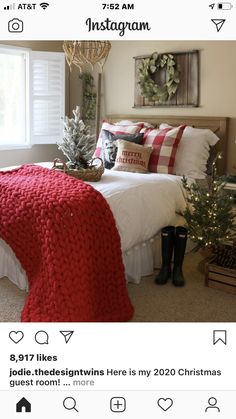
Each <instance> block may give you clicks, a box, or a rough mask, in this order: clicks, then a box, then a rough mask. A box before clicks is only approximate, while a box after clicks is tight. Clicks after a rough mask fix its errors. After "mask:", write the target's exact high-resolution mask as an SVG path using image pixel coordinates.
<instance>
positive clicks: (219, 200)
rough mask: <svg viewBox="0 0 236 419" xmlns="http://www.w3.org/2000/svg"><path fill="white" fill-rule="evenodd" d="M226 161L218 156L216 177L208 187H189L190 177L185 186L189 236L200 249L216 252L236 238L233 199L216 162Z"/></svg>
mask: <svg viewBox="0 0 236 419" xmlns="http://www.w3.org/2000/svg"><path fill="white" fill-rule="evenodd" d="M219 158H222V155H221V153H218V154H217V156H216V158H215V159H214V160H213V163H212V176H211V178H210V180H209V183H208V187H206V185H204V186H202V185H201V183H200V182H194V183H192V184H191V185H189V184H188V182H187V179H186V177H183V178H182V184H183V187H184V189H185V190H186V192H187V198H186V200H187V206H186V210H185V213H184V216H185V219H186V222H187V224H188V229H189V235H190V237H191V239H192V240H193V241H194V242H197V243H198V248H200V247H209V248H211V249H213V250H214V249H216V248H217V246H218V245H220V244H221V243H223V242H225V240H226V239H227V240H228V239H231V238H234V237H235V229H236V227H235V225H234V215H233V212H232V202H233V200H232V197H231V196H229V195H228V194H226V193H225V191H224V186H225V181H224V179H223V178H222V177H218V176H217V170H216V160H217V159H219Z"/></svg>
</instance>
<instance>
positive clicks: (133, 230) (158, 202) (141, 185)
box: [0, 163, 185, 288]
mask: <svg viewBox="0 0 236 419" xmlns="http://www.w3.org/2000/svg"><path fill="white" fill-rule="evenodd" d="M42 165H43V166H44V167H49V168H51V166H52V164H51V163H44V164H42ZM91 185H92V186H93V187H94V188H96V189H97V190H98V191H99V192H101V193H102V195H103V196H104V197H105V199H106V200H107V202H108V204H109V205H110V208H111V210H112V212H113V215H114V218H115V221H116V225H117V228H118V231H119V233H120V237H121V247H122V252H125V251H127V250H128V249H131V248H132V247H133V246H135V245H137V244H139V243H142V242H145V241H147V240H149V239H150V238H152V237H153V236H155V235H156V234H157V233H158V231H159V230H160V229H161V228H163V227H165V226H167V225H170V224H174V222H175V219H176V213H182V212H183V210H184V208H185V199H184V194H183V189H182V185H181V177H179V176H174V175H162V174H156V173H148V174H138V173H130V172H116V171H111V170H105V173H104V174H103V176H102V179H101V181H99V182H92V183H91ZM3 276H8V277H9V279H11V280H12V281H13V282H15V283H16V285H18V286H19V287H20V288H26V283H27V280H26V276H25V273H24V271H23V270H22V268H21V266H20V264H19V261H17V259H16V257H15V255H14V253H13V252H12V251H11V249H9V247H8V246H7V245H6V243H4V242H3V240H0V278H1V277H3ZM14 277H15V278H18V279H17V280H14Z"/></svg>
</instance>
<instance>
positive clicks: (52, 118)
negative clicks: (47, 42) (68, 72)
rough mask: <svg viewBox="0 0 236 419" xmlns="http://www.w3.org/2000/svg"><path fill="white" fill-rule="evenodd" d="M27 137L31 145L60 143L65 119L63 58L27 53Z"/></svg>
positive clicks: (51, 54) (49, 53)
mask: <svg viewBox="0 0 236 419" xmlns="http://www.w3.org/2000/svg"><path fill="white" fill-rule="evenodd" d="M29 63H30V65H29V68H30V70H29V78H30V89H29V91H30V100H29V112H30V138H31V143H32V144H52V143H56V142H58V141H60V140H61V138H62V132H63V119H64V116H65V55H64V53H57V52H36V51H34V52H30V58H29Z"/></svg>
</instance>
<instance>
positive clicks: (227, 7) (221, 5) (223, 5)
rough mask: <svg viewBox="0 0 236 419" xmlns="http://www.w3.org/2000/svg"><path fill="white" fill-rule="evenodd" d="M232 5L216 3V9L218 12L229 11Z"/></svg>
mask: <svg viewBox="0 0 236 419" xmlns="http://www.w3.org/2000/svg"><path fill="white" fill-rule="evenodd" d="M232 7H233V5H232V4H231V3H218V4H217V8H218V9H219V10H231V9H232Z"/></svg>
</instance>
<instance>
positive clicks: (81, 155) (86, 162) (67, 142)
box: [58, 106, 104, 181]
mask: <svg viewBox="0 0 236 419" xmlns="http://www.w3.org/2000/svg"><path fill="white" fill-rule="evenodd" d="M95 147H96V138H95V136H94V135H92V134H91V132H90V127H89V126H87V125H85V124H84V122H83V120H82V119H81V116H80V107H79V106H76V109H74V110H73V118H68V117H67V116H66V117H65V121H64V132H63V139H62V142H61V143H58V148H59V149H60V150H61V151H62V153H63V154H64V155H65V156H66V157H67V159H68V161H67V163H66V170H65V171H66V173H68V174H70V175H72V176H74V177H77V178H79V179H83V180H88V181H89V180H90V181H96V180H99V179H100V178H101V175H102V173H103V171H104V168H103V164H102V162H101V160H100V162H99V166H97V165H96V164H95V160H97V158H96V159H92V156H93V153H94V150H95ZM64 167H65V166H64Z"/></svg>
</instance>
